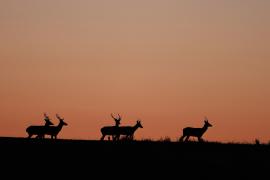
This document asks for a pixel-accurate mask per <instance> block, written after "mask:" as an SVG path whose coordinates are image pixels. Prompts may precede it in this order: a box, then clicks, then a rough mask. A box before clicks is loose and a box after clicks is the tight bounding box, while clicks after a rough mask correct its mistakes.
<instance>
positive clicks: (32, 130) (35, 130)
mask: <svg viewBox="0 0 270 180" xmlns="http://www.w3.org/2000/svg"><path fill="white" fill-rule="evenodd" d="M44 121H45V125H44V126H29V127H28V128H26V132H27V133H28V138H31V137H32V136H33V135H37V136H36V138H40V139H42V138H44V137H45V136H44V134H45V132H46V129H47V128H48V127H49V126H50V125H53V123H52V122H51V120H50V118H49V116H48V115H47V114H46V113H44Z"/></svg>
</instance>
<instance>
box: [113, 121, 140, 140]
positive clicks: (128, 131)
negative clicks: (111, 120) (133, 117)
mask: <svg viewBox="0 0 270 180" xmlns="http://www.w3.org/2000/svg"><path fill="white" fill-rule="evenodd" d="M138 128H143V126H142V125H141V121H139V120H138V121H137V123H136V124H135V125H134V126H121V127H119V128H118V129H117V135H116V137H117V138H116V139H117V140H119V138H120V135H125V136H126V137H125V139H127V140H133V138H134V133H135V131H136V130H137V129H138Z"/></svg>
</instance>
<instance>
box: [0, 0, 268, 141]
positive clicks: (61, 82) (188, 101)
mask: <svg viewBox="0 0 270 180" xmlns="http://www.w3.org/2000/svg"><path fill="white" fill-rule="evenodd" d="M269 9H270V1H268V0H257V1H254V0H219V1H216V0H205V1H200V0H136V1H131V0H114V1H111V0H89V1H87V0H47V1H41V0H24V1H21V0H1V1H0V84H1V86H0V136H12V137H13V136H14V137H27V133H26V131H25V129H26V128H27V127H28V126H30V125H43V124H44V121H43V113H44V112H46V113H47V114H48V115H49V116H50V117H51V119H52V121H53V123H55V124H58V120H57V118H56V117H55V114H56V113H59V115H60V116H62V117H63V118H65V121H66V122H67V123H68V126H65V127H64V128H63V129H62V131H61V132H60V133H59V138H64V139H89V140H96V139H100V137H101V132H100V128H101V127H103V126H110V125H114V121H113V119H112V118H111V117H110V114H111V113H114V114H117V113H119V114H121V116H122V121H121V123H122V124H121V125H123V126H127V125H131V126H133V125H135V123H136V121H137V120H138V119H140V120H141V123H142V125H143V128H142V129H138V130H137V131H136V132H135V139H153V140H158V139H160V138H165V137H170V138H171V140H173V141H175V140H177V139H178V138H179V137H180V136H181V135H182V129H183V128H184V127H188V126H189V127H202V126H203V120H204V117H205V116H207V118H208V120H209V122H210V123H211V124H212V125H213V127H211V128H209V129H208V130H207V132H206V133H205V134H204V136H203V138H204V139H205V140H208V141H222V142H254V141H255V139H259V140H260V141H262V142H269V141H270V111H269V107H270V81H269V80H270V49H269V47H270V35H269V33H270V21H269V19H270V11H269Z"/></svg>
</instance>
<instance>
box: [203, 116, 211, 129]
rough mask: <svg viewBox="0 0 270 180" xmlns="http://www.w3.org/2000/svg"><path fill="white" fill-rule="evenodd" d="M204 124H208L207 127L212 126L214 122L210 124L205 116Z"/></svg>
mask: <svg viewBox="0 0 270 180" xmlns="http://www.w3.org/2000/svg"><path fill="white" fill-rule="evenodd" d="M204 126H206V127H212V124H210V123H209V122H208V119H207V117H205V120H204Z"/></svg>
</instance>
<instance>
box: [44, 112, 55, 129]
mask: <svg viewBox="0 0 270 180" xmlns="http://www.w3.org/2000/svg"><path fill="white" fill-rule="evenodd" d="M44 121H45V126H50V125H53V123H52V122H51V120H50V118H49V116H48V115H47V114H46V113H44Z"/></svg>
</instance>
